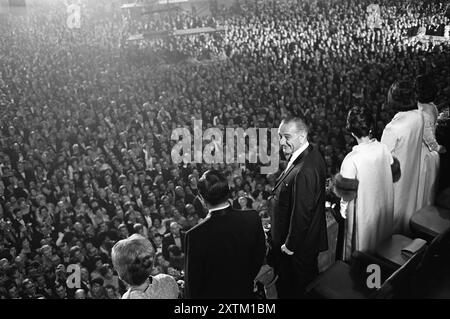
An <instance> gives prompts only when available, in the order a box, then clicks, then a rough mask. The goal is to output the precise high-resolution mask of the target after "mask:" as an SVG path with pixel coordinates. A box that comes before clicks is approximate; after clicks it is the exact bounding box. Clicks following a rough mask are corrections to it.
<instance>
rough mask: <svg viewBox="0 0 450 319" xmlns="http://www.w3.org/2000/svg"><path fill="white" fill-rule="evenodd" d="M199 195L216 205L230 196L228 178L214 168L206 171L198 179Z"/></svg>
mask: <svg viewBox="0 0 450 319" xmlns="http://www.w3.org/2000/svg"><path fill="white" fill-rule="evenodd" d="M198 191H199V193H200V195H201V196H202V197H203V198H204V199H205V201H206V202H208V203H209V204H211V205H218V204H220V203H223V202H225V201H227V200H228V198H230V187H229V185H228V180H227V179H226V178H225V176H223V175H222V174H221V173H220V172H218V171H216V170H209V171H206V172H205V173H204V174H203V176H202V177H201V178H200V180H199V181H198Z"/></svg>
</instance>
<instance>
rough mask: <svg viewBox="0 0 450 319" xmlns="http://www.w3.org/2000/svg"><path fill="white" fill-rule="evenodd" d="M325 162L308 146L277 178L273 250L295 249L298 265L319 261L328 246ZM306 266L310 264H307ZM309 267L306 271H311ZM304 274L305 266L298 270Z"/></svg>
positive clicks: (274, 203) (273, 208)
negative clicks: (320, 253) (319, 255)
mask: <svg viewBox="0 0 450 319" xmlns="http://www.w3.org/2000/svg"><path fill="white" fill-rule="evenodd" d="M325 174H326V170H325V162H324V160H323V158H322V156H321V155H320V153H319V152H318V150H316V149H315V148H314V147H313V146H312V145H309V146H308V147H307V149H306V150H305V151H303V153H301V154H300V155H299V156H298V157H297V159H296V160H295V161H294V163H293V165H291V167H290V168H289V169H288V170H287V171H286V172H285V173H284V174H282V175H280V177H279V178H278V180H277V182H276V184H275V187H274V193H275V194H274V195H275V196H274V198H273V200H272V212H271V224H272V225H271V226H272V227H271V237H272V246H273V249H274V250H279V249H280V248H281V246H282V245H283V244H285V245H286V247H287V248H288V249H289V250H290V251H292V252H294V255H293V258H294V259H295V261H296V263H295V264H296V265H297V267H299V268H302V267H305V268H310V267H311V266H314V264H315V263H317V255H318V254H319V252H320V251H324V250H326V249H327V248H328V241H327V225H326V218H325V182H326V175H325ZM306 265H307V266H306ZM309 271H310V269H307V270H306V272H307V273H309ZM299 272H300V273H302V272H303V269H299Z"/></svg>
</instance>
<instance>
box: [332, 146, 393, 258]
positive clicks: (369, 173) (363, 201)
mask: <svg viewBox="0 0 450 319" xmlns="http://www.w3.org/2000/svg"><path fill="white" fill-rule="evenodd" d="M392 163H393V158H392V155H391V153H390V151H389V150H388V148H387V146H386V145H384V144H382V143H380V142H378V141H377V140H375V139H372V140H370V141H369V142H366V143H361V144H359V145H356V146H354V147H353V150H352V152H350V153H349V154H348V155H347V156H346V157H345V159H344V161H343V162H342V165H341V171H340V174H341V175H342V177H344V178H347V179H356V180H358V188H357V195H356V198H355V199H353V200H351V201H344V200H341V213H342V214H343V215H344V216H346V227H345V228H346V236H345V241H344V259H346V260H348V259H349V258H350V256H351V254H352V253H353V252H354V251H355V250H358V251H363V252H368V253H373V252H374V251H375V249H376V247H377V246H378V245H379V244H380V243H381V242H382V241H384V240H385V239H387V238H389V237H390V236H391V235H392V234H393V230H394V184H393V179H392V172H391V164H392Z"/></svg>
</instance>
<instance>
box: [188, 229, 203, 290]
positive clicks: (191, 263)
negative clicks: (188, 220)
mask: <svg viewBox="0 0 450 319" xmlns="http://www.w3.org/2000/svg"><path fill="white" fill-rule="evenodd" d="M199 244H200V243H199V242H197V240H196V236H195V234H194V236H193V235H192V233H191V232H187V233H186V248H185V257H186V265H185V275H184V279H185V286H184V289H185V298H187V299H198V298H202V297H204V296H202V295H201V289H202V284H203V274H204V267H203V258H205V257H203V256H202V253H201V251H202V250H201V246H200V245H199Z"/></svg>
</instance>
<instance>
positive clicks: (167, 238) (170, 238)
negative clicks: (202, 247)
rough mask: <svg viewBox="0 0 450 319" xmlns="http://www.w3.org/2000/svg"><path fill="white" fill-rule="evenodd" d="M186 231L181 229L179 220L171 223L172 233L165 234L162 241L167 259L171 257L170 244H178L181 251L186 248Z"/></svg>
mask: <svg viewBox="0 0 450 319" xmlns="http://www.w3.org/2000/svg"><path fill="white" fill-rule="evenodd" d="M185 236H186V233H185V232H183V231H181V226H180V225H179V224H178V223H177V222H171V223H170V233H168V234H165V235H164V237H163V241H162V253H163V256H164V258H165V259H166V260H169V259H170V255H169V247H170V245H176V246H178V247H179V248H180V249H181V251H183V250H184V239H185Z"/></svg>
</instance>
